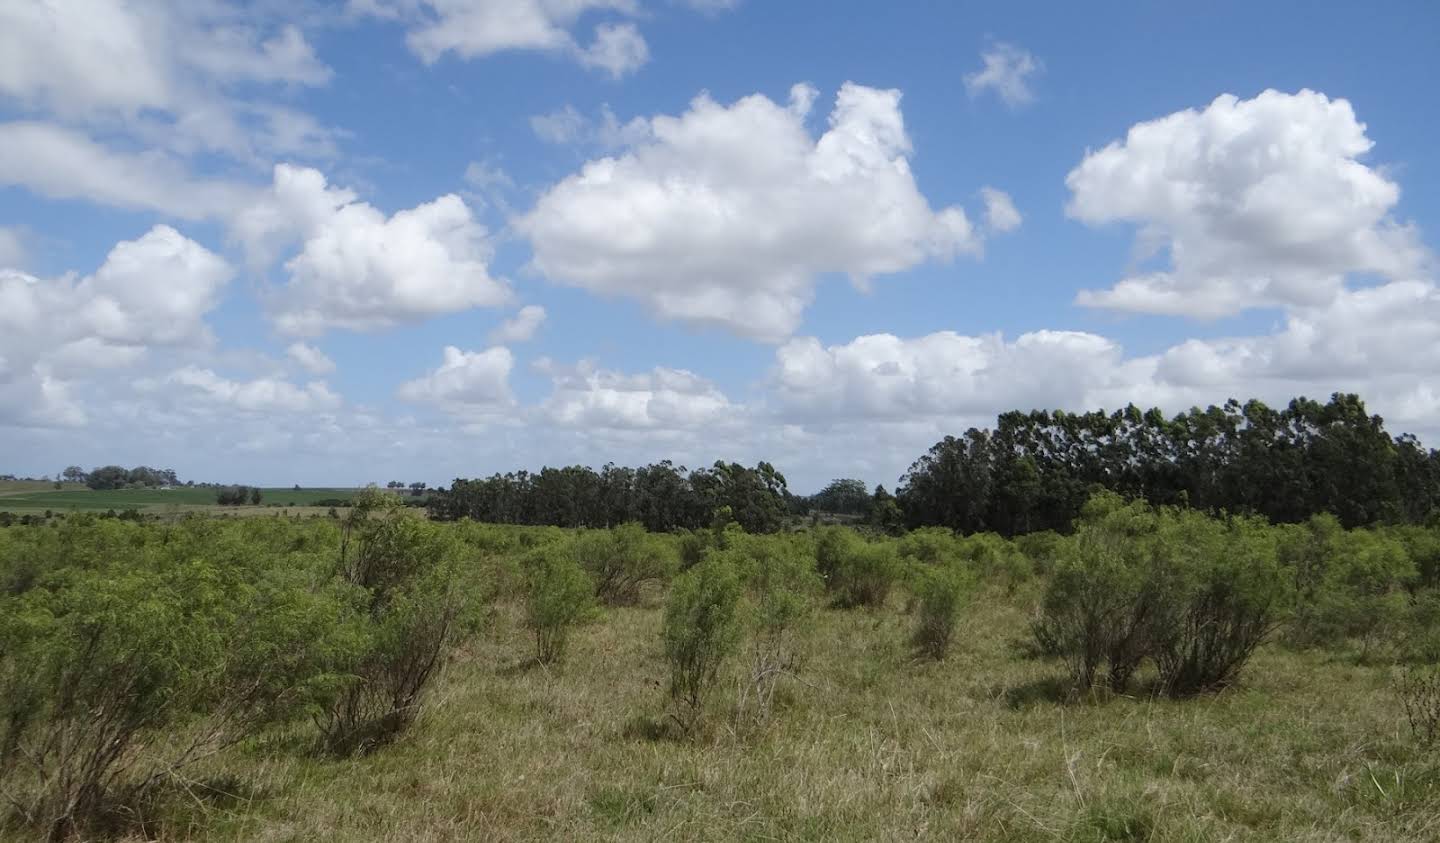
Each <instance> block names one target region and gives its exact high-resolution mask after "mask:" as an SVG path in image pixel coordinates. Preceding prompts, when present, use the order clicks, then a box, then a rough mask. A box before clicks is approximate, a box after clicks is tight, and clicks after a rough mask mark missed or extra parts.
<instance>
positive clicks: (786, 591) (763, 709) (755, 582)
mask: <svg viewBox="0 0 1440 843" xmlns="http://www.w3.org/2000/svg"><path fill="white" fill-rule="evenodd" d="M711 555H712V557H714V559H715V561H716V562H717V563H718V564H723V565H728V566H732V567H734V568H735V570H737V571H739V572H740V574H741V577H742V579H743V583H744V591H745V599H744V621H745V626H746V628H747V631H748V643H747V648H746V654H747V657H748V666H747V669H748V675H747V680H748V681H746V682H742V683H741V685H740V698H739V700H738V702H737V706H736V708H737V713H739V714H740V715H742V716H745V715H748V716H749V717H750V718H751V719H752V720H753V721H755V722H763V721H765V720H766V719H768V718H769V715H770V711H771V708H772V704H773V702H774V697H775V689H776V687H777V686H778V683H779V681H780V680H781V679H782V678H784V677H786V676H794V675H795V674H796V673H797V672H798V670H799V668H800V664H799V647H800V642H801V640H802V639H803V638H804V637H805V635H806V633H807V632H808V630H809V627H810V622H811V620H812V617H813V614H814V609H815V602H816V600H815V598H816V595H817V594H818V593H819V592H820V590H821V589H822V584H821V582H820V577H819V575H818V574H817V573H816V572H815V567H814V550H813V548H812V547H810V546H808V544H807V543H806V542H805V541H804V540H803V539H797V538H794V537H780V536H766V537H747V539H746V540H744V541H740V542H736V543H734V544H733V546H732V548H731V549H730V550H725V551H716V552H714V553H712V554H711Z"/></svg>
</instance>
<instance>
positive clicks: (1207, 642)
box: [1150, 511, 1287, 697]
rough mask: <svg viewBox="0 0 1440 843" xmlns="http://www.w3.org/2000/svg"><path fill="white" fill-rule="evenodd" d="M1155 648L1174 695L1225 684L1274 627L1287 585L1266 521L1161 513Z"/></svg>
mask: <svg viewBox="0 0 1440 843" xmlns="http://www.w3.org/2000/svg"><path fill="white" fill-rule="evenodd" d="M1162 521H1163V522H1164V526H1163V528H1162V535H1161V541H1160V545H1159V553H1158V554H1157V560H1156V561H1157V566H1156V567H1157V570H1156V571H1155V574H1154V575H1155V576H1156V577H1157V579H1159V580H1160V583H1159V584H1158V585H1157V586H1156V587H1154V588H1153V589H1152V594H1154V595H1155V609H1154V611H1153V613H1152V615H1151V620H1150V629H1151V633H1150V639H1151V640H1150V647H1151V654H1152V655H1153V657H1154V659H1155V666H1156V668H1157V669H1158V671H1159V675H1160V684H1161V687H1162V688H1163V689H1164V690H1165V692H1166V693H1167V694H1169V695H1170V696H1173V697H1186V696H1191V695H1194V694H1198V693H1201V692H1204V691H1211V690H1216V689H1219V688H1223V687H1225V686H1226V685H1228V684H1230V683H1231V682H1232V681H1234V679H1235V677H1236V676H1237V675H1238V674H1239V672H1240V669H1241V668H1242V667H1243V666H1244V665H1245V662H1246V661H1248V660H1249V658H1250V656H1251V654H1252V653H1254V652H1255V648H1256V647H1258V646H1260V644H1261V642H1263V641H1264V640H1265V638H1266V637H1267V636H1268V635H1269V634H1270V632H1271V631H1272V630H1273V629H1274V627H1275V625H1276V623H1277V620H1278V615H1279V610H1280V607H1281V606H1282V605H1283V603H1284V601H1285V598H1286V595H1287V590H1286V585H1287V583H1286V580H1285V573H1284V571H1283V570H1282V569H1281V567H1280V564H1279V560H1278V558H1277V556H1276V548H1275V541H1274V536H1273V534H1272V533H1271V531H1270V528H1269V525H1267V524H1265V523H1264V522H1263V521H1257V520H1250V519H1235V520H1232V521H1231V522H1229V523H1228V524H1226V523H1223V522H1220V521H1216V520H1214V519H1212V518H1208V517H1206V516H1204V515H1202V514H1200V513H1197V512H1193V511H1180V512H1169V513H1166V515H1165V516H1164V517H1163V518H1162Z"/></svg>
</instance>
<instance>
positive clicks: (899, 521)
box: [866, 485, 905, 536]
mask: <svg viewBox="0 0 1440 843" xmlns="http://www.w3.org/2000/svg"><path fill="white" fill-rule="evenodd" d="M866 520H867V521H869V522H870V524H872V525H874V526H875V527H877V528H878V529H879V530H880V531H881V532H884V533H888V534H890V535H892V536H898V535H900V534H901V533H903V532H905V513H903V512H901V511H900V504H898V503H896V502H895V496H894V495H892V494H890V493H889V492H887V491H885V487H884V486H880V485H877V486H876V487H875V494H874V495H872V496H871V498H870V511H869V512H868V513H866Z"/></svg>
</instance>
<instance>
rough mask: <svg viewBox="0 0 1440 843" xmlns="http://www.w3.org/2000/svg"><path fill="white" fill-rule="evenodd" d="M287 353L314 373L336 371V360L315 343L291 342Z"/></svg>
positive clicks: (325, 373)
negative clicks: (314, 344)
mask: <svg viewBox="0 0 1440 843" xmlns="http://www.w3.org/2000/svg"><path fill="white" fill-rule="evenodd" d="M285 355H286V356H287V357H289V358H290V359H291V360H294V361H295V362H296V363H297V364H299V366H300V368H302V369H304V370H305V371H307V372H309V373H310V374H312V375H328V374H330V373H331V372H333V371H335V361H334V360H331V359H330V358H329V357H328V356H327V355H326V354H325V352H323V351H321V350H320V349H318V348H316V347H315V346H313V345H307V344H305V343H303V342H296V343H291V344H290V346H289V347H288V348H286V349H285Z"/></svg>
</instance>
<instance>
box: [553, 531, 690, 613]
mask: <svg viewBox="0 0 1440 843" xmlns="http://www.w3.org/2000/svg"><path fill="white" fill-rule="evenodd" d="M668 549H669V548H668V547H667V546H666V545H664V544H662V543H661V542H660V541H658V540H656V539H655V538H654V537H652V536H651V535H650V534H648V533H647V532H645V528H644V527H643V526H641V525H639V524H621V525H620V526H618V527H612V528H610V529H608V530H582V531H581V532H580V534H579V535H578V536H577V537H576V538H575V541H574V544H573V545H572V552H573V553H574V556H575V559H576V561H578V562H579V563H580V566H581V567H582V568H584V570H585V571H586V572H587V573H588V574H589V575H590V577H591V579H592V580H594V590H595V596H596V597H597V598H599V599H600V600H601V601H602V602H604V603H607V604H609V605H612V606H614V605H626V604H631V603H634V602H635V601H636V600H637V599H638V598H639V596H640V589H641V587H643V586H644V585H645V584H646V583H653V582H664V581H665V580H668V579H669V578H670V577H671V576H673V575H674V573H675V569H676V567H677V564H678V560H676V559H674V558H672V557H671V556H670V554H669V553H668V552H667V551H668Z"/></svg>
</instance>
